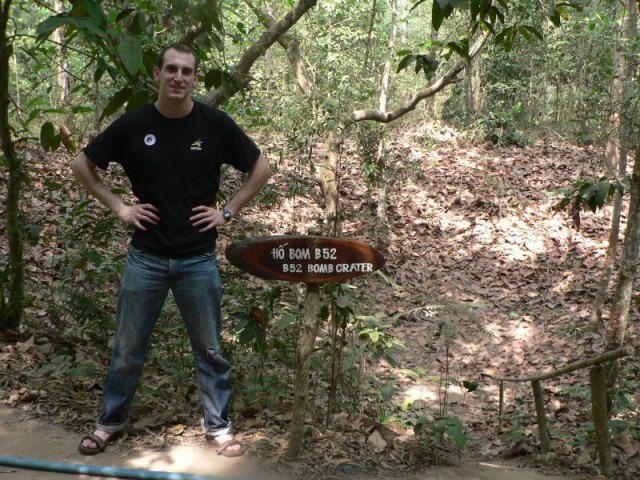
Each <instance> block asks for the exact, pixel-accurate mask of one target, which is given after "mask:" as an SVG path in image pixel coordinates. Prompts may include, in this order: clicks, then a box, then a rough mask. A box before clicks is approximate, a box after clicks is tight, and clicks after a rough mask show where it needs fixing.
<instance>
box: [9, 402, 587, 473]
mask: <svg viewBox="0 0 640 480" xmlns="http://www.w3.org/2000/svg"><path fill="white" fill-rule="evenodd" d="M78 440H79V436H78V435H77V434H76V433H74V432H69V431H67V430H65V429H64V428H62V427H61V426H58V425H48V424H47V423H45V422H43V421H42V420H40V419H33V418H28V417H25V416H24V415H22V414H21V413H20V412H16V411H14V410H12V409H10V408H6V407H0V455H3V456H11V457H25V458H36V459H38V460H46V461H52V462H64V463H72V464H86V465H103V466H111V467H118V468H126V469H143V470H153V471H161V472H178V473H185V474H192V475H196V476H202V477H203V480H204V478H207V479H208V478H211V480H214V479H216V478H217V479H219V480H221V479H227V478H229V479H237V478H241V479H247V480H248V479H255V480H275V479H281V480H290V479H291V480H293V479H295V478H300V477H296V476H295V474H294V473H293V472H290V473H288V472H282V471H279V472H273V471H269V469H268V468H267V467H266V466H265V465H260V464H259V462H258V461H257V460H256V459H255V458H254V457H252V456H251V455H245V456H243V457H240V458H221V457H218V456H216V455H214V454H212V452H211V449H210V448H207V446H206V445H204V444H193V445H181V446H179V447H172V448H170V449H162V450H153V449H145V450H127V449H126V445H123V444H116V445H113V446H111V447H110V448H109V449H107V451H106V452H104V453H103V454H100V455H97V456H94V457H88V456H84V455H81V454H79V453H78V452H77V448H76V447H77V443H78ZM125 443H126V442H125ZM402 476H403V477H404V478H405V480H586V479H587V478H589V477H586V476H571V477H566V476H565V477H562V476H545V475H543V474H540V473H537V472H534V471H530V470H524V469H519V468H513V467H509V466H507V465H500V464H497V463H490V462H487V463H483V462H470V461H468V460H467V461H466V462H464V463H463V464H462V465H460V466H456V467H433V468H429V469H425V470H423V471H421V472H417V473H415V474H413V475H412V476H407V475H405V474H404V473H403V475H402ZM97 478H113V477H95V476H88V475H73V474H66V473H52V472H47V471H38V470H28V469H22V468H17V467H13V466H5V465H0V480H72V479H83V480H87V479H97ZM326 478H332V479H335V478H344V479H351V480H374V479H382V478H385V479H386V478H392V477H390V476H385V477H380V476H373V475H372V476H368V475H367V474H364V473H353V474H345V475H344V476H341V477H339V476H337V475H336V474H335V472H334V473H332V474H328V475H327V477H326Z"/></svg>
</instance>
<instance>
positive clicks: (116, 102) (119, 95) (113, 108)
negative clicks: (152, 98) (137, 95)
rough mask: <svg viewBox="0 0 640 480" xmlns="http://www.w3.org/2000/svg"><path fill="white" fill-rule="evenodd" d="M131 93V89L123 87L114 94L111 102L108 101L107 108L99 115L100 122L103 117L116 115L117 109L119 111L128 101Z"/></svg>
mask: <svg viewBox="0 0 640 480" xmlns="http://www.w3.org/2000/svg"><path fill="white" fill-rule="evenodd" d="M132 92H133V89H132V88H131V87H125V88H123V89H122V90H120V91H118V92H116V94H115V95H114V96H113V98H111V100H109V103H107V106H106V107H105V108H104V110H103V111H102V114H101V115H100V121H102V119H104V118H105V117H109V116H111V115H113V114H114V113H116V112H117V111H118V109H120V108H121V107H122V106H123V105H124V104H125V102H126V101H127V100H129V98H130V97H131V94H132Z"/></svg>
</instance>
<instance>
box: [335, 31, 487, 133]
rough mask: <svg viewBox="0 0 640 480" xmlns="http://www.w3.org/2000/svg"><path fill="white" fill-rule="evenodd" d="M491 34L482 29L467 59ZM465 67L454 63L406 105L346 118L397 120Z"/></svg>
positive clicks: (432, 94)
mask: <svg viewBox="0 0 640 480" xmlns="http://www.w3.org/2000/svg"><path fill="white" fill-rule="evenodd" d="M491 35H492V32H491V31H489V30H487V31H483V32H482V34H481V35H480V37H478V39H477V40H476V41H475V43H474V44H473V46H472V47H471V50H470V51H469V59H470V60H472V59H473V58H475V57H476V56H477V55H478V53H479V52H480V51H481V50H482V47H483V46H484V44H485V43H486V42H487V40H488V39H489V37H490V36H491ZM464 68H465V63H464V62H463V61H462V60H461V61H459V62H458V63H456V64H455V65H454V66H453V67H451V68H450V69H449V70H448V71H447V72H446V73H445V74H444V75H442V77H440V78H438V79H437V80H436V81H435V82H434V83H432V84H431V85H430V86H428V87H427V88H424V89H422V90H420V91H419V92H417V93H416V94H415V95H413V97H411V99H410V100H409V102H408V103H407V104H406V105H403V106H401V107H399V108H397V109H396V110H393V111H391V112H383V111H381V110H375V109H362V110H354V111H353V112H351V113H350V114H349V115H348V116H347V120H348V121H350V122H362V121H364V120H371V121H374V122H380V123H390V122H393V121H394V120H397V119H398V118H400V117H403V116H404V115H406V114H407V113H409V112H411V111H413V110H415V109H416V107H417V106H418V104H419V103H420V102H421V101H422V100H425V99H427V98H429V97H432V96H434V95H435V94H436V93H438V92H440V91H441V90H442V89H444V88H445V87H446V86H448V85H450V84H452V83H454V82H455V81H456V77H457V76H458V75H459V74H460V72H462V71H463V70H464Z"/></svg>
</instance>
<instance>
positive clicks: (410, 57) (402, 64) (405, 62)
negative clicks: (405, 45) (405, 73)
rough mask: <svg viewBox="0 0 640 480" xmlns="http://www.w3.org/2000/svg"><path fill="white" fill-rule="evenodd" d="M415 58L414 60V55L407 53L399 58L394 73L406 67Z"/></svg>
mask: <svg viewBox="0 0 640 480" xmlns="http://www.w3.org/2000/svg"><path fill="white" fill-rule="evenodd" d="M415 60H416V57H415V55H407V56H406V57H404V58H403V59H402V60H400V63H399V64H398V68H397V70H396V73H400V72H401V71H402V70H404V69H405V68H407V67H408V66H409V65H411V64H412V63H413V62H415Z"/></svg>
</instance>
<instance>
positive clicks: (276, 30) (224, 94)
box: [209, 0, 318, 106]
mask: <svg viewBox="0 0 640 480" xmlns="http://www.w3.org/2000/svg"><path fill="white" fill-rule="evenodd" d="M316 3H318V0H300V1H299V2H298V3H297V4H296V5H295V6H294V7H293V8H292V9H291V10H289V11H288V12H287V13H286V14H285V15H284V17H282V19H280V21H278V22H277V23H275V24H274V25H273V28H269V29H268V30H267V31H265V32H264V33H263V34H262V35H261V36H260V38H259V39H258V40H257V41H256V43H254V44H253V45H251V46H250V47H249V48H248V49H247V50H246V51H245V52H244V54H243V55H242V57H241V58H240V60H239V61H238V63H236V65H235V67H234V68H233V70H232V71H231V72H230V75H231V78H232V80H233V84H232V85H231V86H230V87H228V88H226V89H225V88H223V87H219V88H217V89H216V90H214V91H213V92H212V94H211V96H210V98H209V103H210V104H211V105H213V106H218V105H221V104H222V103H224V101H226V100H227V99H229V98H230V97H231V96H233V95H234V94H235V93H237V92H238V91H239V90H240V89H241V88H242V87H244V85H245V84H246V83H247V81H248V76H249V71H250V70H251V67H252V66H253V64H254V63H255V62H256V60H258V59H259V58H260V57H261V56H262V55H264V53H265V52H266V51H267V50H268V49H269V47H271V45H273V44H274V43H275V42H277V41H278V39H279V38H281V37H282V36H283V35H284V34H285V33H287V31H289V30H290V29H291V27H293V26H294V25H295V24H296V23H297V22H298V20H300V18H302V16H303V15H305V14H306V13H307V12H308V11H309V10H310V9H311V8H313V7H314V6H315V5H316Z"/></svg>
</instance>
